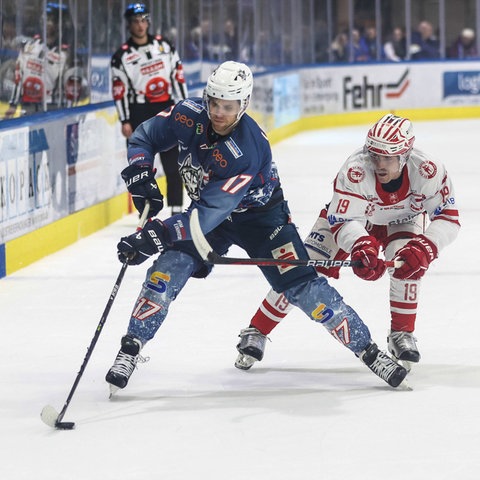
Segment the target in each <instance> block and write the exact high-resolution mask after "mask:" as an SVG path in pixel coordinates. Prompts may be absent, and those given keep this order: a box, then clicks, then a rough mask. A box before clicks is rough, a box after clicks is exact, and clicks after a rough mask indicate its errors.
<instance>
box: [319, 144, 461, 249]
mask: <svg viewBox="0 0 480 480" xmlns="http://www.w3.org/2000/svg"><path fill="white" fill-rule="evenodd" d="M424 213H426V215H427V216H428V217H429V219H430V223H429V225H428V227H427V229H426V231H425V236H426V237H427V238H429V239H430V240H431V241H432V242H433V243H434V244H435V245H436V246H437V248H438V250H439V251H440V250H442V249H443V248H444V247H445V246H447V245H448V244H450V243H451V242H453V240H454V239H455V238H456V236H457V234H458V231H459V229H460V223H459V213H458V208H457V205H456V201H455V193H454V188H453V185H452V182H451V180H450V178H449V176H448V173H447V171H446V169H445V167H444V165H443V164H442V163H440V162H437V161H435V160H432V159H431V158H429V157H427V156H426V155H425V154H424V153H422V152H421V151H420V150H418V149H416V148H414V149H413V150H412V152H411V155H410V157H409V159H408V160H407V162H406V165H405V167H404V171H403V175H402V181H401V185H400V188H398V190H396V191H394V192H387V191H385V190H384V189H383V188H382V185H381V183H380V182H378V180H377V178H376V175H375V172H374V169H373V165H372V164H371V162H370V160H369V157H368V154H365V153H363V149H359V150H357V151H356V152H355V153H354V154H353V155H351V156H350V157H349V158H348V159H347V160H346V162H345V163H344V164H343V166H342V168H341V169H340V171H339V172H338V174H337V177H336V178H335V182H334V194H333V198H332V200H331V202H330V204H329V208H328V221H329V223H330V227H331V230H332V233H333V235H334V238H335V241H336V243H337V245H338V246H339V247H340V248H341V249H343V250H345V251H347V252H350V250H351V248H352V246H353V244H354V243H355V241H356V240H357V239H358V238H360V237H362V236H364V235H368V232H367V230H366V228H365V227H366V225H367V222H368V223H370V224H372V225H386V226H388V225H399V226H401V225H402V223H407V222H410V221H411V220H412V219H414V218H415V217H417V216H418V215H421V214H424Z"/></svg>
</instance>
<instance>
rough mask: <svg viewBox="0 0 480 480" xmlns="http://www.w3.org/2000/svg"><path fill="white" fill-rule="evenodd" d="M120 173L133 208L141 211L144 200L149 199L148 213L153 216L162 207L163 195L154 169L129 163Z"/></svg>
mask: <svg viewBox="0 0 480 480" xmlns="http://www.w3.org/2000/svg"><path fill="white" fill-rule="evenodd" d="M121 175H122V178H123V180H124V181H125V184H126V185H127V189H128V191H129V192H130V194H131V195H132V200H133V204H134V205H135V208H136V209H137V210H138V211H139V212H140V213H142V212H143V209H144V208H145V200H150V210H149V212H148V215H149V216H150V217H154V216H155V215H156V214H157V213H158V212H159V211H160V210H161V209H162V208H163V195H162V194H161V193H160V189H159V188H158V184H157V181H156V180H155V170H153V169H152V168H151V167H149V166H143V167H139V166H137V165H129V166H128V167H127V168H125V169H123V170H122V173H121Z"/></svg>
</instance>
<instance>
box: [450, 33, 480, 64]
mask: <svg viewBox="0 0 480 480" xmlns="http://www.w3.org/2000/svg"><path fill="white" fill-rule="evenodd" d="M447 57H448V58H458V59H465V58H478V51H477V40H476V38H475V32H474V31H473V30H472V29H471V28H464V29H463V30H462V31H461V33H460V35H459V36H458V38H457V40H455V42H454V43H453V45H452V46H451V47H450V48H449V49H448V52H447Z"/></svg>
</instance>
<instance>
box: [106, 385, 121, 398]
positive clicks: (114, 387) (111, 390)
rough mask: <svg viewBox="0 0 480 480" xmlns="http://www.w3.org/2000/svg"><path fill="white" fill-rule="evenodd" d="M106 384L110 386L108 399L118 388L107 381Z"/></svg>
mask: <svg viewBox="0 0 480 480" xmlns="http://www.w3.org/2000/svg"><path fill="white" fill-rule="evenodd" d="M108 386H109V387H110V394H109V395H108V399H109V400H110V399H111V398H113V396H114V395H115V394H116V393H117V392H118V391H119V390H120V389H119V388H118V387H117V386H115V385H112V384H111V383H109V384H108Z"/></svg>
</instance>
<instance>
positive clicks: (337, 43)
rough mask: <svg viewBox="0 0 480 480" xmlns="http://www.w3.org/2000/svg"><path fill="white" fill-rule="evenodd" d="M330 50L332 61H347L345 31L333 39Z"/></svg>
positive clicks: (346, 36) (346, 37)
mask: <svg viewBox="0 0 480 480" xmlns="http://www.w3.org/2000/svg"><path fill="white" fill-rule="evenodd" d="M330 51H331V52H332V60H333V61H334V62H348V60H349V59H348V35H347V34H346V33H345V32H340V33H339V34H337V36H336V37H335V38H334V39H333V42H332V43H331V45H330Z"/></svg>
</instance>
